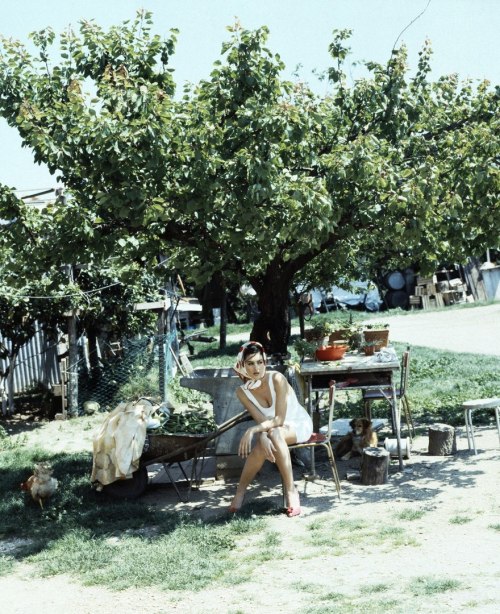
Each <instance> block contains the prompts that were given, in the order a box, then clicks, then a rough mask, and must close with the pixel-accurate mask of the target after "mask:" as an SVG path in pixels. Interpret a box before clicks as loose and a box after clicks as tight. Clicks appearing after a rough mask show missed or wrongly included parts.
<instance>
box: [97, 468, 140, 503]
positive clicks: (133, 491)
mask: <svg viewBox="0 0 500 614" xmlns="http://www.w3.org/2000/svg"><path fill="white" fill-rule="evenodd" d="M147 485H148V470H147V468H146V467H139V469H137V471H134V473H133V474H132V477H131V478H130V479H128V480H117V481H116V482H112V483H111V484H107V485H106V486H104V488H103V490H104V492H105V493H108V494H109V495H111V496H112V497H117V498H119V499H136V498H137V497H140V496H141V495H142V493H143V492H144V491H145V490H146V486H147Z"/></svg>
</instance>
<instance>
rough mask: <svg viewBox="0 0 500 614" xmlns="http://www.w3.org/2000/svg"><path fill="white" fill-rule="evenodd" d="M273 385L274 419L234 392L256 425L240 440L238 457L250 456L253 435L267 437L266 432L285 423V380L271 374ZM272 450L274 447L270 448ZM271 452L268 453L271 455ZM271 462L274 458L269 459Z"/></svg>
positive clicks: (240, 391)
mask: <svg viewBox="0 0 500 614" xmlns="http://www.w3.org/2000/svg"><path fill="white" fill-rule="evenodd" d="M272 377H273V383H274V389H275V391H276V403H275V415H274V418H266V417H265V416H264V414H262V412H260V411H259V410H258V409H257V408H256V407H255V405H254V404H253V403H252V402H251V401H250V399H249V398H248V397H247V396H246V394H245V393H244V392H243V390H241V388H238V390H237V391H236V395H237V397H238V399H239V400H240V402H241V403H242V405H243V406H244V407H245V409H246V410H247V411H248V413H249V414H250V415H251V416H252V418H253V419H254V421H255V422H256V423H257V424H256V425H254V426H251V427H250V428H248V429H247V430H246V431H245V434H244V435H243V437H242V438H241V441H240V445H239V450H238V452H239V455H240V456H243V457H246V456H248V455H249V454H250V452H251V449H252V439H253V436H254V435H257V434H259V433H261V434H262V433H265V434H266V435H265V436H267V434H268V432H269V431H270V430H271V429H273V428H275V427H277V426H283V424H284V422H285V416H286V399H287V395H288V382H287V381H286V378H285V377H284V376H283V375H282V374H281V373H278V372H277V373H273V375H272ZM264 443H265V442H264ZM272 448H274V446H272ZM272 451H273V450H271V451H270V453H271V454H272ZM270 460H273V462H274V458H273V459H270Z"/></svg>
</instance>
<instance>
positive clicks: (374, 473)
mask: <svg viewBox="0 0 500 614" xmlns="http://www.w3.org/2000/svg"><path fill="white" fill-rule="evenodd" d="M389 459H390V454H389V452H388V451H387V450H384V449H383V448H365V449H364V450H363V462H362V465H361V483H362V484H364V485H365V486H376V485H378V484H387V481H388V479H389Z"/></svg>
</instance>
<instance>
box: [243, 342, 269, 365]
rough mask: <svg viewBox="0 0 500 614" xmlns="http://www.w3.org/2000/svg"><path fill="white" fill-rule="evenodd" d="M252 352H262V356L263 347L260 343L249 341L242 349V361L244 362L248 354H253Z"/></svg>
mask: <svg viewBox="0 0 500 614" xmlns="http://www.w3.org/2000/svg"><path fill="white" fill-rule="evenodd" d="M254 354H262V355H263V356H264V348H263V347H262V346H261V344H260V343H253V342H251V343H249V344H248V345H247V346H245V348H244V349H243V362H245V360H246V359H247V358H248V357H249V356H253V355H254Z"/></svg>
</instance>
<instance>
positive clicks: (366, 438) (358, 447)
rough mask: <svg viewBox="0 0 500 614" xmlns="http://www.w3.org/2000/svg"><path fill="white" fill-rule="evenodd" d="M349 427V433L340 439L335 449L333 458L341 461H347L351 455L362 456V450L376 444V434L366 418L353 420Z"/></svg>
mask: <svg viewBox="0 0 500 614" xmlns="http://www.w3.org/2000/svg"><path fill="white" fill-rule="evenodd" d="M349 426H350V427H351V432H350V433H347V435H345V436H344V437H342V439H341V440H340V441H339V443H338V445H337V446H336V448H335V456H336V457H337V458H340V459H341V460H349V459H350V458H351V456H352V455H353V454H361V455H363V450H364V448H370V447H376V446H377V444H378V437H377V433H375V431H374V430H372V423H371V421H370V420H368V419H367V418H354V419H353V420H351V421H350V422H349Z"/></svg>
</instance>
